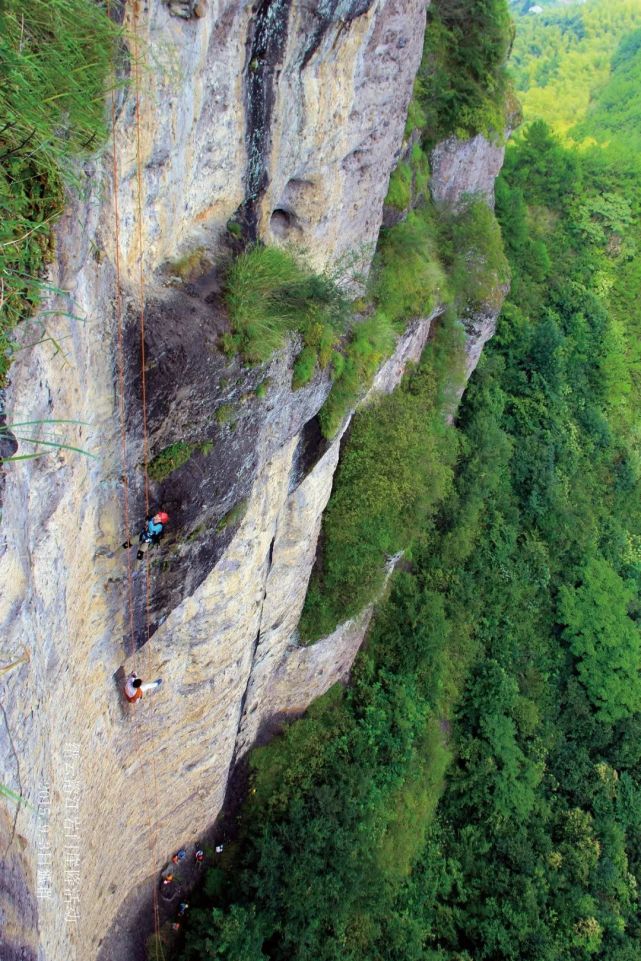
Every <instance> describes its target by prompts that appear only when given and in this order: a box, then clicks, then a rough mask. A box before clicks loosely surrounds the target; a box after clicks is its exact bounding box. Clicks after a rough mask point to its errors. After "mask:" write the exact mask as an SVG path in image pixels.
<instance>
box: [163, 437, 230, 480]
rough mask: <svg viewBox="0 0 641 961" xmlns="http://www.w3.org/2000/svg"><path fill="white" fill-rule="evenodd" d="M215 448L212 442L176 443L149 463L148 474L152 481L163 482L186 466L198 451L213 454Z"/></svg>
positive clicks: (164, 449) (180, 441)
mask: <svg viewBox="0 0 641 961" xmlns="http://www.w3.org/2000/svg"><path fill="white" fill-rule="evenodd" d="M213 447H214V445H213V443H212V442H211V441H204V442H203V443H201V444H192V443H187V442H186V441H182V440H179V441H176V443H175V444H170V445H169V446H168V447H165V448H163V450H161V451H160V453H159V454H157V455H156V457H154V458H153V459H152V460H150V461H149V464H148V466H147V473H148V475H149V477H150V478H151V480H153V481H163V480H165V478H166V477H169V475H170V474H173V472H174V471H176V470H178V468H179V467H182V466H183V465H184V464H186V463H187V461H188V460H189V459H190V458H191V457H192V455H193V454H194V453H196V451H200V452H201V453H202V454H204V455H207V454H210V453H211V451H212V450H213Z"/></svg>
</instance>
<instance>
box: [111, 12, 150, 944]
mask: <svg viewBox="0 0 641 961" xmlns="http://www.w3.org/2000/svg"><path fill="white" fill-rule="evenodd" d="M109 13H110V0H107V15H109ZM137 19H138V2H137V0H134V3H133V12H132V38H133V43H132V46H133V54H134V55H133V62H134V66H133V69H134V84H135V94H136V147H137V150H136V165H137V183H138V242H139V257H140V278H139V279H140V290H141V301H140V302H141V315H140V327H141V353H142V356H141V365H142V374H141V383H142V405H143V443H144V460H145V510H146V514H148V513H149V479H148V473H147V464H148V441H147V411H146V382H145V353H144V277H143V262H142V257H143V245H142V173H141V166H142V165H141V145H140V83H139V76H138V46H139V44H138V24H137ZM111 122H112V167H113V189H114V231H115V256H114V266H115V273H116V291H115V308H116V318H117V331H118V333H117V343H118V392H119V404H118V407H119V414H120V434H121V456H122V478H123V520H124V526H125V532H126V536H127V537H129V536H130V531H131V524H130V512H129V477H128V469H127V431H126V405H125V360H124V343H123V340H124V338H123V298H122V279H121V262H120V211H119V203H118V192H119V176H118V159H117V144H116V97H115V90H114V89H112V92H111ZM126 553H127V585H128V607H129V638H130V650H129V651H128V652H127V651H125V653H126V654H127V655H128V656H131V655H133V654H134V652H135V651H136V635H135V625H134V594H133V572H132V564H131V558H130V553H129V551H127V552H126ZM145 575H146V576H145V593H146V605H145V607H146V633H147V640H149V624H150V594H149V560H148V558H147V564H146V570H145ZM145 646H147V645H145ZM146 660H147V661H148V660H149V652H147V658H146ZM133 727H134V738H135V741H136V754H137V756H138V757H139V758H142V756H143V754H142V746H141V740H140V731H139V730H138V725H136V724H134V726H133ZM151 758H152V772H153V793H154V796H155V812H156V815H157V813H158V811H159V798H158V780H157V775H156V761H155V739H154V736H153V730H152V731H151ZM141 773H142V778H141V780H142V785H143V796H144V806H145V812H146V822H147V831H148V837H149V841H150V854H151V858H152V873H153V872H154V871H155V870H156V868H157V865H158V829H157V817H156V819H155V821H154V820H152V818H151V806H150V803H149V791H148V786H147V777H146V774H145V766H144V764H143V765H142V771H141ZM154 825H156V826H155V827H154ZM153 916H154V932H155V935H156V943H157V946H158V950H159V952H160V954H161V956H162V958H163V959H164V951H163V947H162V941H161V938H160V912H159V905H158V890H157V887H156V885H154V887H153Z"/></svg>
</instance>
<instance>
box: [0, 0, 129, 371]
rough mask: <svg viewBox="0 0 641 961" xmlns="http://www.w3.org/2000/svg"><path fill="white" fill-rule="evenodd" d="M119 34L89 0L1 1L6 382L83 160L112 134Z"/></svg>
mask: <svg viewBox="0 0 641 961" xmlns="http://www.w3.org/2000/svg"><path fill="white" fill-rule="evenodd" d="M117 36H118V31H117V28H116V27H115V25H114V24H113V23H112V22H111V21H110V20H109V18H108V17H107V16H106V14H105V11H104V10H103V9H101V7H100V6H99V5H96V4H92V3H87V0H30V2H29V3H28V4H24V3H22V2H20V0H4V3H3V4H2V5H1V6H0V64H1V65H2V67H1V70H2V83H0V115H1V116H2V126H1V129H0V276H1V277H2V286H1V288H0V304H1V307H2V311H1V319H0V385H1V384H2V383H3V381H4V378H5V377H6V373H7V369H8V365H9V360H10V353H11V349H12V334H11V332H12V330H13V328H14V327H15V326H16V324H17V323H19V322H20V321H21V320H23V319H24V318H25V317H27V316H29V314H31V313H32V312H33V310H34V309H35V307H36V306H37V304H38V301H39V295H40V284H39V282H38V277H39V274H40V272H41V269H42V267H43V265H44V264H45V263H46V262H47V260H48V259H49V258H50V256H51V246H52V226H53V223H54V221H55V218H56V217H57V216H58V215H59V214H60V213H61V212H62V209H63V205H64V186H65V185H67V184H73V183H74V182H76V181H77V179H78V176H79V175H78V172H77V167H76V165H75V160H76V158H78V157H82V156H86V155H87V154H88V153H91V152H92V151H93V150H95V149H96V148H97V147H98V146H99V145H100V144H101V143H102V141H103V140H104V139H105V137H106V133H107V128H106V119H105V102H104V97H105V90H106V87H107V81H108V78H109V75H110V71H111V62H112V56H113V52H114V48H115V43H116V39H117Z"/></svg>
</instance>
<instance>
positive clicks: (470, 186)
mask: <svg viewBox="0 0 641 961" xmlns="http://www.w3.org/2000/svg"><path fill="white" fill-rule="evenodd" d="M504 157H505V141H504V140H500V141H496V142H495V141H490V140H488V139H487V137H484V136H483V134H477V136H476V137H472V138H471V139H468V140H459V139H458V137H448V139H447V140H444V141H443V142H442V143H440V144H438V145H437V146H436V147H435V148H434V150H433V151H432V153H431V155H430V167H431V170H432V179H431V181H430V191H431V194H432V199H433V200H434V203H435V204H436V205H437V206H446V207H448V208H450V209H452V210H455V209H457V208H458V207H459V206H460V205H461V203H462V202H465V197H466V195H474V196H480V197H483V199H484V200H485V201H486V202H487V204H489V206H490V207H491V208H492V209H494V182H495V181H496V178H497V177H498V175H499V173H500V171H501V167H502V166H503V159H504Z"/></svg>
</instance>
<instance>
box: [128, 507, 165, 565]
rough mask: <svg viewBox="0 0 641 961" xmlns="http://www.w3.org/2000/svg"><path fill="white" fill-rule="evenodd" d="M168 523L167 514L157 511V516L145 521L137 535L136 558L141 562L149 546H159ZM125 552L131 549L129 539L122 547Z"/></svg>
mask: <svg viewBox="0 0 641 961" xmlns="http://www.w3.org/2000/svg"><path fill="white" fill-rule="evenodd" d="M168 523H169V514H165V512H164V511H158V513H157V514H154V515H153V516H150V517H148V518H147V520H146V521H145V526H144V527H143V529H142V530H141V532H140V534H139V535H138V544H139V546H138V552H137V554H136V558H137V559H138V560H142V557H143V555H144V554H145V552H146V551H148V550H149V545H150V544H159V543H160V538H161V537H162V536H163V534H164V533H165V526H166V525H167V524H168ZM122 546H123V548H124V549H125V550H127V549H128V548H129V547H131V538H129V540H126V541H125V543H124V544H123V545H122Z"/></svg>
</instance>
